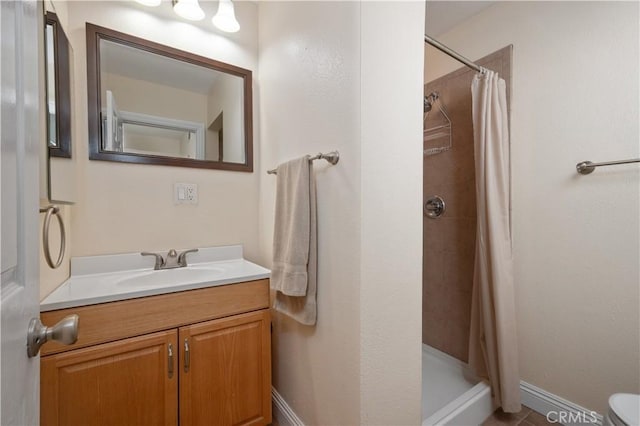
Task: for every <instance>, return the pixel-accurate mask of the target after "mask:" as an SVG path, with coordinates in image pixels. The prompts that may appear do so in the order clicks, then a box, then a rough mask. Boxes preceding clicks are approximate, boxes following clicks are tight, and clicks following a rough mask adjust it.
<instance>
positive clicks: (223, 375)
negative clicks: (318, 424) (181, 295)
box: [179, 310, 271, 425]
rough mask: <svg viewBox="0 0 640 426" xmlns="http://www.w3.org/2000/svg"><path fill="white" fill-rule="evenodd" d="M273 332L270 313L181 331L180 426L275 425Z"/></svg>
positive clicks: (206, 324) (229, 319) (204, 324)
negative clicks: (271, 337)
mask: <svg viewBox="0 0 640 426" xmlns="http://www.w3.org/2000/svg"><path fill="white" fill-rule="evenodd" d="M270 328H271V327H270V320H269V311H268V310H264V311H258V312H252V313H249V314H245V315H236V316H233V317H230V318H223V319H220V320H214V321H208V322H204V323H200V324H194V325H190V326H188V327H182V328H180V333H179V339H180V342H181V345H182V347H181V349H182V352H181V355H182V361H181V364H182V371H181V375H180V424H181V425H264V424H269V423H271V419H270V412H271V377H270V371H269V370H270V368H268V367H267V366H268V365H270V363H271V355H270V353H269V352H268V351H267V350H266V349H267V348H269V347H270V342H269V340H270V335H271V330H270ZM187 348H188V350H187ZM265 395H268V396H269V397H268V398H265Z"/></svg>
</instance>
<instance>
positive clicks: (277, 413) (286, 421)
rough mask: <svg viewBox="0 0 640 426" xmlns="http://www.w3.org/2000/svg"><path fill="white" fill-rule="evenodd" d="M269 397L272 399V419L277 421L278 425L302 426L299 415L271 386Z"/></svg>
mask: <svg viewBox="0 0 640 426" xmlns="http://www.w3.org/2000/svg"><path fill="white" fill-rule="evenodd" d="M271 399H272V400H273V420H275V421H276V422H278V426H304V423H303V422H302V420H300V417H298V415H297V414H296V413H295V412H294V411H293V410H292V409H291V407H289V404H287V401H285V400H284V398H283V397H282V395H280V394H279V393H278V391H277V390H276V388H274V387H271Z"/></svg>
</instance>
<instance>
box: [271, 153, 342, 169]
mask: <svg viewBox="0 0 640 426" xmlns="http://www.w3.org/2000/svg"><path fill="white" fill-rule="evenodd" d="M313 160H327V161H328V162H329V163H331V164H333V165H336V164H338V161H340V153H339V152H338V151H331V152H327V153H326V154H323V153H319V154H318V155H314V156H313V157H310V158H309V161H313ZM267 173H268V174H270V175H276V174H278V171H277V170H276V169H271V170H267Z"/></svg>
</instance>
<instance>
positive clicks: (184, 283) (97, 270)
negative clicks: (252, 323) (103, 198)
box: [40, 245, 270, 312]
mask: <svg viewBox="0 0 640 426" xmlns="http://www.w3.org/2000/svg"><path fill="white" fill-rule="evenodd" d="M189 261H190V262H192V263H191V264H190V265H189V266H185V267H183V268H176V269H163V270H158V271H155V270H153V269H151V268H152V264H153V260H152V259H149V258H147V257H145V256H140V253H124V254H113V255H100V256H86V257H76V258H72V259H71V276H70V277H69V279H68V280H66V281H65V282H64V283H63V284H62V285H61V286H60V287H58V288H57V289H55V290H54V291H53V292H52V293H51V294H50V295H49V296H47V297H46V298H45V299H44V300H42V301H41V302H40V311H41V312H46V311H52V310H55V309H66V308H73V307H78V306H87V305H96V304H99V303H106V302H115V301H117V300H127V299H133V298H136V297H147V296H154V295H159V294H169V293H176V292H179V291H187V290H195V289H201V288H208V287H215V286H221V285H228V284H235V283H241V282H245V281H253V280H260V279H265V278H269V275H270V273H269V270H268V269H265V268H263V267H261V266H259V265H256V264H255V263H251V262H249V261H248V260H246V259H244V257H243V255H242V246H239V245H235V246H223V247H201V248H200V250H199V251H198V252H197V253H193V254H192V255H191V257H190V258H189Z"/></svg>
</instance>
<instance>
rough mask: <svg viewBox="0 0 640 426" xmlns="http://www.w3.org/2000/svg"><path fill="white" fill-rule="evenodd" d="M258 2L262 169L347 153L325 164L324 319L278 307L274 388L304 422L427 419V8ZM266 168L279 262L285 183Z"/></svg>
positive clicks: (266, 202)
mask: <svg viewBox="0 0 640 426" xmlns="http://www.w3.org/2000/svg"><path fill="white" fill-rule="evenodd" d="M259 10H260V13H259V16H260V85H261V87H260V98H261V99H260V107H261V112H262V115H261V122H262V133H261V145H260V146H261V154H262V158H263V165H262V167H261V175H262V174H264V173H265V172H266V170H267V169H269V168H272V167H274V166H276V165H277V164H278V163H281V162H283V161H286V160H288V159H291V158H295V157H297V156H300V155H304V154H308V153H316V152H326V151H331V150H334V149H337V150H339V151H340V162H339V163H338V164H337V165H336V166H329V165H327V164H326V163H323V162H317V163H316V164H315V166H314V168H315V170H316V176H317V187H318V190H317V193H318V229H319V238H318V263H319V271H318V309H319V311H318V324H317V326H316V327H315V328H308V327H303V326H299V325H297V324H296V323H294V322H292V321H290V320H289V319H287V318H286V317H283V316H280V315H275V317H274V352H273V357H274V360H273V365H274V386H275V387H276V388H277V389H278V391H279V392H280V393H281V394H282V395H283V397H284V398H285V399H286V401H287V402H288V403H289V405H290V406H291V407H292V408H293V410H294V411H295V412H296V413H297V414H298V415H299V416H300V417H301V418H302V420H303V421H304V422H305V424H329V425H336V424H419V423H420V323H421V321H420V300H421V297H420V292H421V235H422V233H421V216H420V212H421V210H420V204H421V202H420V200H421V195H420V189H421V174H422V165H421V164H422V157H421V151H422V150H421V141H420V128H421V124H422V123H421V113H420V108H421V107H420V105H421V88H422V75H421V73H422V71H421V70H422V61H423V59H422V54H421V52H422V45H421V43H422V41H421V40H422V35H421V34H422V32H423V25H424V24H423V17H424V5H423V4H422V3H419V2H414V3H404V2H381V3H368V2H362V3H359V2H261V3H260V6H259ZM390 17H391V18H390ZM389 19H390V20H391V22H392V23H391V25H389V26H386V25H388V24H389ZM386 28H403V29H405V31H387V30H385V29H386ZM365 40H366V43H365ZM399 45H401V46H404V48H403V49H397V46H399ZM393 75H402V76H403V78H402V79H400V80H401V81H400V82H398V79H396V78H391V77H390V76H393ZM399 165H401V167H399ZM264 176H265V178H264V179H263V180H262V182H261V191H260V200H261V202H260V205H261V218H260V241H261V258H262V261H263V262H264V263H265V264H267V265H268V264H270V259H271V241H272V235H273V209H274V206H273V200H274V195H275V179H274V178H273V176H267V175H264Z"/></svg>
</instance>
